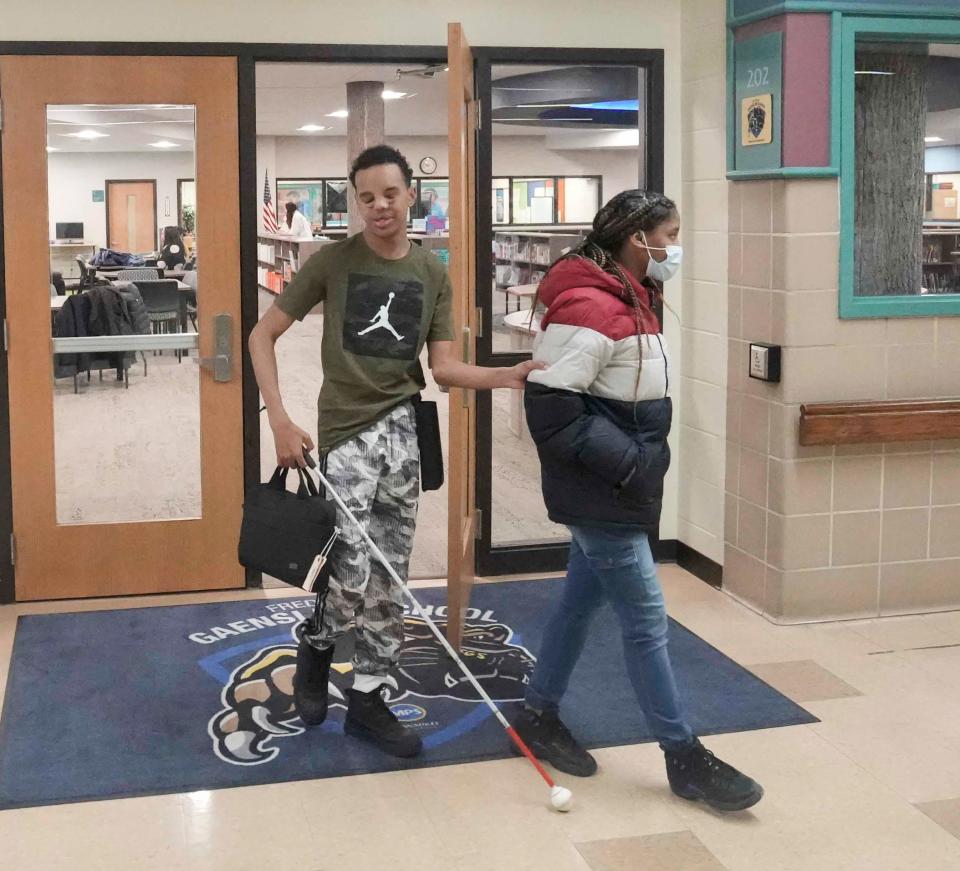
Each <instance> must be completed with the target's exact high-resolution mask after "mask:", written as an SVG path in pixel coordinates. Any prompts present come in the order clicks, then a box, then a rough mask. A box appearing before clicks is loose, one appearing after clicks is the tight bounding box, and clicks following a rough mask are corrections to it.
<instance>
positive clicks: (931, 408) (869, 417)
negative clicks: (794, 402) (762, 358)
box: [800, 399, 960, 447]
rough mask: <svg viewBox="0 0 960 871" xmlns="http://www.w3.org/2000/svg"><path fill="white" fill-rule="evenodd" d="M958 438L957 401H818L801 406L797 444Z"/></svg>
mask: <svg viewBox="0 0 960 871" xmlns="http://www.w3.org/2000/svg"><path fill="white" fill-rule="evenodd" d="M941 439H960V399H918V400H896V399H895V400H886V401H879V402H818V403H812V404H806V405H801V406H800V444H801V445H803V446H805V447H806V446H809V445H850V444H866V443H873V442H914V441H936V440H941Z"/></svg>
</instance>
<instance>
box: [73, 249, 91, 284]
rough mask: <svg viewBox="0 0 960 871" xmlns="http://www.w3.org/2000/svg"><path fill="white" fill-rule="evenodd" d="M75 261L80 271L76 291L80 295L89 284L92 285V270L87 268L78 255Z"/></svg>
mask: <svg viewBox="0 0 960 871" xmlns="http://www.w3.org/2000/svg"><path fill="white" fill-rule="evenodd" d="M76 261H77V268H78V269H79V270H80V281H79V282H78V283H77V287H76V290H77V292H78V293H82V292H83V291H85V290H86V289H87V288H88V287H90V285H91V284H93V281H92V280H91V279H92V277H93V270H91V269H88V268H87V261H86V260H84V259H83V258H82V257H81V256H80V255H79V254H78V255H77V257H76Z"/></svg>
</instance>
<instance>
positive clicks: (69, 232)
mask: <svg viewBox="0 0 960 871" xmlns="http://www.w3.org/2000/svg"><path fill="white" fill-rule="evenodd" d="M57 240H58V241H60V242H82V241H83V224H82V223H81V222H80V221H67V222H64V223H62V224H61V223H57Z"/></svg>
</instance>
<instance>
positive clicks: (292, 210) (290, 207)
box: [287, 203, 297, 227]
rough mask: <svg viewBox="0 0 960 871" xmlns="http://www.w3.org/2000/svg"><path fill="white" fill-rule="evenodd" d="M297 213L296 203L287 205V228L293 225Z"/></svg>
mask: <svg viewBox="0 0 960 871" xmlns="http://www.w3.org/2000/svg"><path fill="white" fill-rule="evenodd" d="M296 213H297V204H296V203H287V226H288V227H289V226H291V225H292V224H293V216H294V215H295V214H296Z"/></svg>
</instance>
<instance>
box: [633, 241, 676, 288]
mask: <svg viewBox="0 0 960 871" xmlns="http://www.w3.org/2000/svg"><path fill="white" fill-rule="evenodd" d="M640 238H641V239H642V240H643V247H644V248H646V249H647V251H648V252H650V251H666V252H667V256H666V259H665V260H654V257H653V254H650V261H649V262H648V263H647V276H648V277H649V278H652V279H653V280H654V281H659V282H660V283H661V284H663V282H665V281H669V280H670V279H671V278H673V276H674V275H676V274H677V270H678V269H679V268H680V261H681V260H683V248H682V247H681V246H680V245H667V247H666V248H655V247H651V246H650V245H648V244H647V239H646V236H644V235H643V234H642V233H641V234H640Z"/></svg>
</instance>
